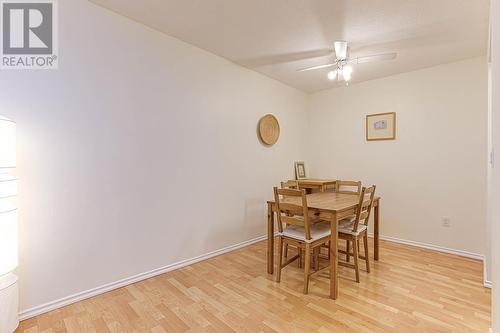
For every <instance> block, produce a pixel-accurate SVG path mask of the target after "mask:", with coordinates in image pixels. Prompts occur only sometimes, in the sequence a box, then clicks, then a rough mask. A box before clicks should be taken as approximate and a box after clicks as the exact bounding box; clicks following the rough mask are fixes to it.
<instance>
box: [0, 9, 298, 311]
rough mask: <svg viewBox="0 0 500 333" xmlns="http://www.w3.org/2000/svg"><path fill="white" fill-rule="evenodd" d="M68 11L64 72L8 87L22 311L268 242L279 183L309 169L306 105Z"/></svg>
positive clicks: (93, 15)
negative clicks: (270, 133)
mask: <svg viewBox="0 0 500 333" xmlns="http://www.w3.org/2000/svg"><path fill="white" fill-rule="evenodd" d="M59 7H60V15H59V17H60V47H59V48H60V63H59V67H60V68H59V70H56V71H25V72H23V71H2V73H1V75H0V114H4V115H6V116H8V117H9V118H12V119H14V120H15V121H17V124H18V155H19V157H18V170H17V174H18V176H19V178H20V184H19V210H20V228H21V232H20V233H21V234H20V267H19V270H18V273H19V275H20V290H21V310H26V309H28V308H31V307H34V306H38V305H41V304H43V303H46V302H49V301H53V300H56V299H59V298H61V297H65V296H68V295H71V294H74V293H77V292H80V291H84V290H88V289H90V288H94V287H97V286H100V285H103V284H106V283H110V282H114V281H116V280H119V279H122V278H125V277H129V276H132V275H134V274H137V273H142V272H145V271H149V270H152V269H155V268H158V267H162V266H165V265H168V264H171V263H174V262H178V261H180V260H183V259H187V258H192V257H195V256H197V255H200V254H204V253H207V252H209V251H213V250H217V249H220V248H223V247H225V246H229V245H233V244H236V243H239V242H242V241H245V240H249V239H252V238H255V237H258V236H261V235H264V234H265V230H266V222H265V221H266V220H265V210H264V208H265V201H266V199H269V198H270V197H271V196H272V186H273V184H277V183H278V182H279V181H280V180H282V179H283V178H284V177H286V176H289V177H292V175H293V161H294V160H297V159H303V158H304V156H303V155H302V152H303V148H304V146H303V143H302V139H301V138H302V134H303V130H302V129H303V126H304V123H305V122H306V112H305V111H306V103H307V99H306V96H305V95H304V94H303V93H301V92H299V91H297V90H294V89H292V88H289V87H287V86H284V85H283V84H281V83H278V82H276V81H274V80H271V79H268V78H266V77H263V76H262V75H260V74H257V73H255V72H252V71H249V70H246V69H243V68H241V67H238V66H236V65H233V64H232V63H230V62H228V61H226V60H224V59H222V58H219V57H216V56H214V55H212V54H209V53H207V52H204V51H202V50H199V49H197V48H194V47H192V46H190V45H187V44H185V43H183V42H181V41H178V40H176V39H173V38H169V37H167V36H165V35H163V34H160V33H158V32H155V31H153V30H150V29H148V28H146V27H144V26H142V25H140V24H137V23H134V22H132V21H130V20H128V19H126V18H123V17H120V16H118V15H116V14H113V13H111V12H109V11H106V10H104V9H102V8H100V7H97V6H95V5H93V4H91V3H89V2H87V1H84V0H64V1H59ZM266 113H274V114H275V115H276V116H277V117H278V118H279V120H280V122H281V128H282V132H281V138H280V141H279V142H278V144H277V145H276V146H274V147H272V148H266V147H263V146H262V145H261V144H260V143H259V142H258V139H257V135H256V127H257V122H258V120H259V118H260V117H261V116H263V115H264V114H266Z"/></svg>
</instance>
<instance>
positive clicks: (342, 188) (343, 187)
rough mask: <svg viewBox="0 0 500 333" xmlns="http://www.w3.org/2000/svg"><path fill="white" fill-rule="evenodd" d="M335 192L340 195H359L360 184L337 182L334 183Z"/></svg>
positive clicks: (344, 181)
mask: <svg viewBox="0 0 500 333" xmlns="http://www.w3.org/2000/svg"><path fill="white" fill-rule="evenodd" d="M335 192H337V193H341V194H356V195H360V194H361V182H359V181H357V182H355V181H350V180H337V181H336V182H335Z"/></svg>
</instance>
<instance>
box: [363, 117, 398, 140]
mask: <svg viewBox="0 0 500 333" xmlns="http://www.w3.org/2000/svg"><path fill="white" fill-rule="evenodd" d="M395 139H396V112H388V113H379V114H369V115H367V116H366V141H378V140H395Z"/></svg>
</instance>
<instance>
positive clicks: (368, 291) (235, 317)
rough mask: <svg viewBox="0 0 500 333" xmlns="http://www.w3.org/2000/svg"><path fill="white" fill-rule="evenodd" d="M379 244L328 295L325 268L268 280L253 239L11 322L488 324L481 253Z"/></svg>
mask: <svg viewBox="0 0 500 333" xmlns="http://www.w3.org/2000/svg"><path fill="white" fill-rule="evenodd" d="M371 248H372V247H371ZM380 251H381V252H380V255H381V260H380V261H379V262H375V263H374V262H373V261H372V272H371V273H370V274H367V273H366V272H364V271H362V272H361V283H360V284H356V283H355V282H354V272H353V270H352V269H348V268H340V281H339V283H340V285H339V298H338V300H336V301H334V300H331V299H330V298H329V297H328V296H329V295H328V285H329V284H328V275H326V274H328V273H325V274H322V275H319V276H313V277H312V279H311V284H310V288H309V290H310V293H309V295H303V294H302V283H303V280H302V277H303V274H302V271H301V270H299V269H298V268H297V266H296V265H295V264H292V265H290V266H288V267H286V268H285V269H284V270H283V275H282V282H281V283H280V284H278V283H276V282H274V281H273V279H272V277H270V276H268V275H267V273H266V243H265V242H260V243H257V244H254V245H251V246H248V247H245V248H243V249H240V250H237V251H234V252H231V253H228V254H224V255H221V256H219V257H215V258H212V259H209V260H206V261H203V262H200V263H197V264H194V265H191V266H188V267H185V268H182V269H179V270H176V271H173V272H169V273H166V274H163V275H160V276H157V277H155V278H151V279H148V280H145V281H142V282H138V283H135V284H133V285H130V286H128V287H125V288H120V289H117V290H115V291H112V292H108V293H106V294H103V295H100V296H97V297H94V298H91V299H88V300H85V301H81V302H78V303H75V304H73V305H70V306H67V307H64V308H62V309H59V310H56V311H53V312H50V313H47V314H44V315H41V316H38V317H36V318H32V319H29V320H26V321H24V322H22V323H21V325H20V327H19V329H18V330H17V331H16V332H26V333H28V332H29V333H35V332H44V333H56V332H85V333H86V332H103V333H104V332H152V333H162V332H234V331H236V332H363V333H367V332H380V333H382V332H384V333H387V332H397V333H401V332H432V333H439V332H480V333H485V332H487V330H488V328H489V327H490V291H489V290H487V289H485V288H483V286H482V272H483V267H482V263H481V262H480V261H476V260H471V259H466V258H461V257H457V256H453V255H448V254H443V253H438V252H433V251H428V250H423V249H418V248H415V247H409V246H405V245H399V244H394V243H389V242H381V248H380ZM323 264H325V263H323ZM361 267H363V265H362V266H361Z"/></svg>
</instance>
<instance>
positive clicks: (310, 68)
mask: <svg viewBox="0 0 500 333" xmlns="http://www.w3.org/2000/svg"><path fill="white" fill-rule="evenodd" d="M335 65H337V63H336V62H334V63H331V64H325V65H318V66H312V67H307V68H302V69H298V70H297V72H307V71H313V70H315V69H321V68H328V67H332V66H335Z"/></svg>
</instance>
